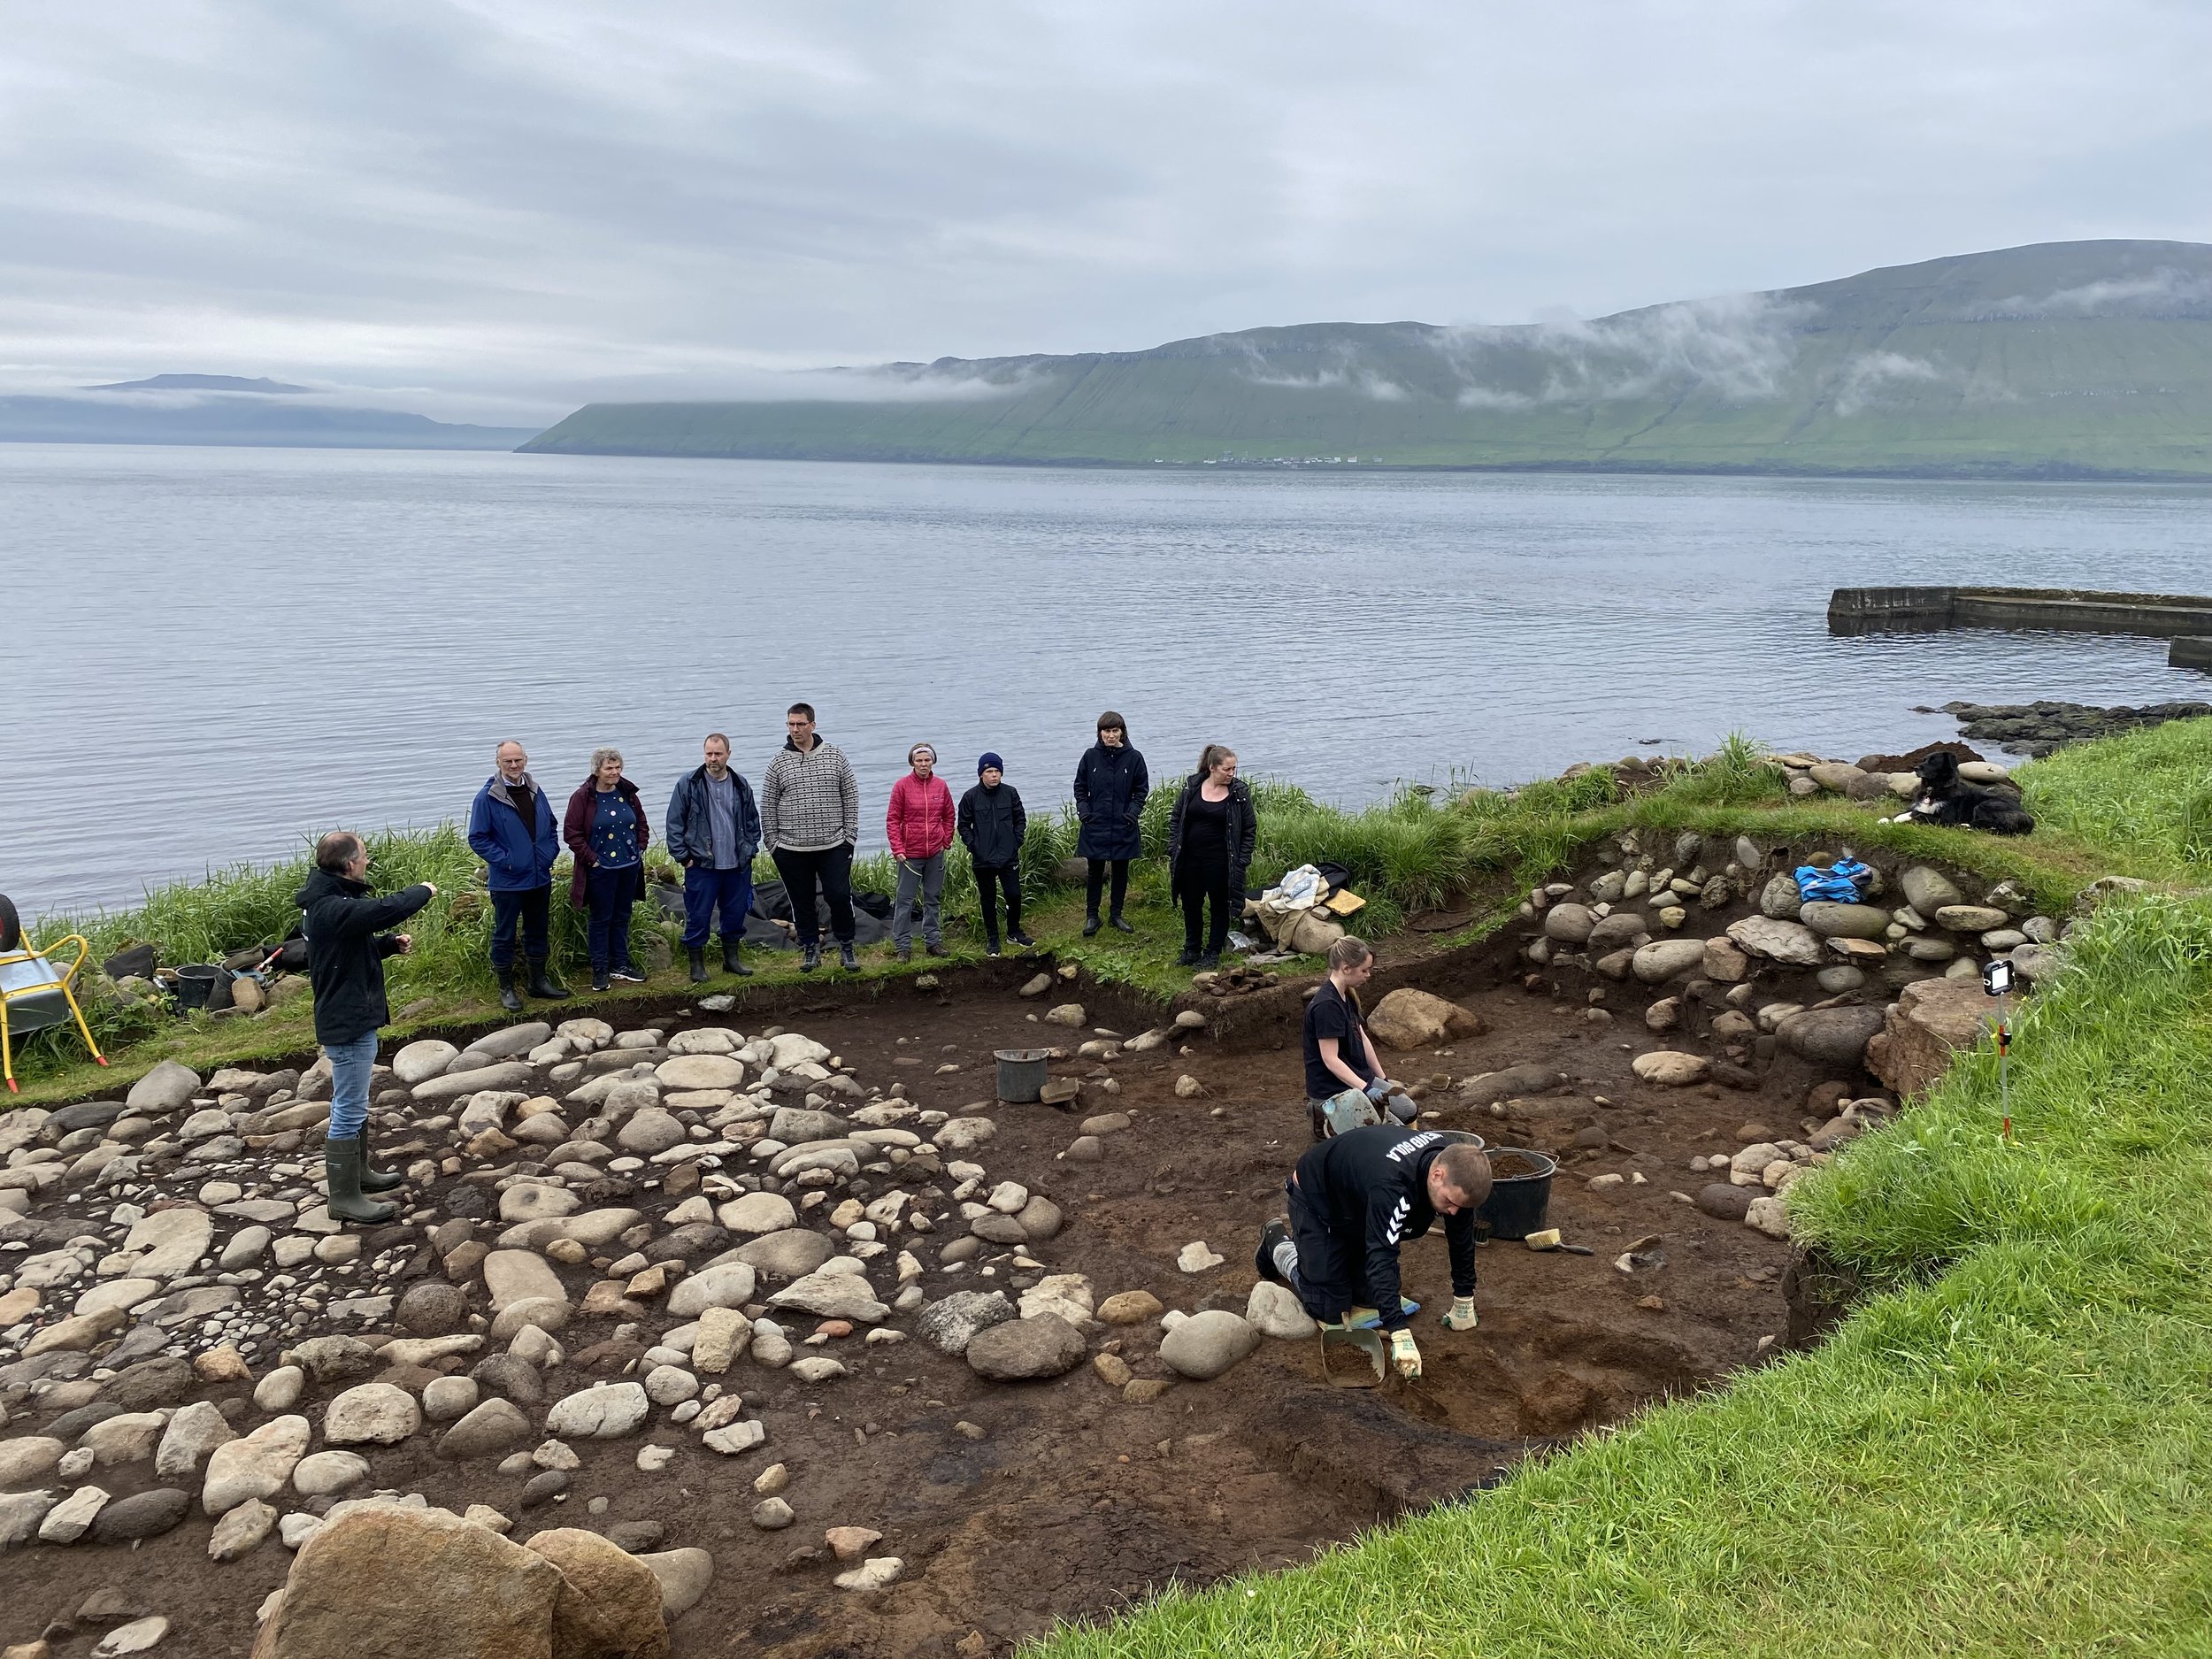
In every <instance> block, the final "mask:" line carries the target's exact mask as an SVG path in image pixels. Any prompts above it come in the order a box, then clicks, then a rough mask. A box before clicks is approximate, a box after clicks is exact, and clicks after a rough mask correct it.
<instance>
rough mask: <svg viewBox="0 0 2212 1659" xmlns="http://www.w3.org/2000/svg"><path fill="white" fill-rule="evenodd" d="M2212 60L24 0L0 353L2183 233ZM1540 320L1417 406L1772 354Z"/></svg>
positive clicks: (1431, 283) (687, 340)
mask: <svg viewBox="0 0 2212 1659" xmlns="http://www.w3.org/2000/svg"><path fill="white" fill-rule="evenodd" d="M2208 60H2212V12H2206V11H2204V10H2203V9H2201V8H2186V7H2173V6H2170V5H2165V4H2158V3H2157V0H2115V4H2112V5H2110V6H2108V7H2106V8H2103V9H2101V10H2100V11H2099V12H2098V13H2097V14H2096V15H2095V17H2094V18H2093V19H2087V20H2085V19H2084V16H2083V14H2082V13H2081V12H2079V10H2078V7H2074V6H2070V5H2066V4H2060V0H2019V3H2018V4H2007V5H2004V6H2002V7H2000V6H1998V5H1997V4H1994V0H1962V4H1957V5H1955V6H1947V7H1937V8H1930V7H1926V6H1916V5H1911V4H1905V0H1871V3H1870V4H1867V5H1863V6H1857V7H1852V8H1827V9H1816V8H1793V7H1773V6H1770V5H1766V4H1755V0H1721V3H1720V4H1715V5H1708V6H1700V7H1694V8H1692V7H1687V6H1685V5H1681V4H1670V3H1668V0H1630V3H1629V4H1623V5H1620V6H1606V7H1603V8H1602V9H1601V8H1599V7H1597V6H1594V5H1592V4H1568V5H1564V6H1559V7H1550V8H1524V9H1514V8H1479V7H1467V8H1455V9H1444V10H1439V9H1433V8H1411V7H1406V8H1392V7H1379V8H1367V9H1363V10H1360V11H1357V12H1343V11H1337V12H1331V11H1327V10H1322V9H1316V10H1310V11H1303V12H1301V11H1292V12H1283V11H1282V10H1280V9H1279V8H1275V7H1268V6H1263V5H1261V4H1256V0H1225V3H1224V4H1219V5H1216V6H1208V7H1200V8H1193V7H1189V6H1187V5H1170V4H1165V3H1164V0H1121V3H1118V4H1104V3H1103V0H1053V3H1051V4H1023V3H1021V0H1009V4H1005V5H1002V6H995V7H988V8H980V7H978V8H969V7H957V6H953V7H919V6H900V5H890V6H871V7H859V6H841V5H837V4H830V5H826V6H818V7H809V8H803V9H795V8H788V7H772V6H766V5H761V4H729V5H724V6H719V7H711V8H708V7H699V6H696V5H690V4H676V3H675V0H626V4H624V5H622V6H620V7H607V6H603V5H595V4H588V0H529V3H528V4H525V3H524V0H451V3H440V0H381V3H380V4H370V3H369V0H326V3H325V4H317V5H312V6H298V5H291V4H276V0H221V3H220V4H219V3H217V0H109V3H108V4H102V5H100V6H97V7H87V6H80V7H75V8H62V7H23V8H18V9H16V11H15V12H13V13H12V17H11V21H10V40H9V50H8V53H7V54H6V57H5V60H4V62H0V389H5V390H16V389H28V388H31V386H32V385H33V384H34V383H36V384H39V385H45V384H59V383H79V384H81V383H83V382H85V381H88V380H111V379H123V378H129V377H132V376H134V375H137V374H141V373H151V372H155V371H157V370H162V369H204V370H210V371H214V372H228V373H272V374H275V375H278V376H279V377H280V378H285V379H290V380H306V381H311V382H313V383H316V384H317V385H319V386H326V387H328V388H332V389H333V390H334V391H335V390H338V389H344V390H345V391H347V392H348V393H349V395H354V394H357V393H360V392H362V391H365V392H366V393H368V394H376V393H379V392H389V393H391V394H393V395H394V396H399V395H402V394H404V395H409V396H411V395H413V394H415V393H426V394H428V395H431V396H435V397H437V398H440V399H442V400H445V401H444V403H442V406H441V407H440V408H429V407H427V406H426V405H425V404H422V403H416V404H413V405H411V406H413V407H418V408H423V409H424V410H425V412H430V413H435V414H439V415H440V417H441V418H442V419H513V418H515V414H514V412H513V411H520V410H523V409H526V408H527V409H530V410H534V411H542V415H543V418H547V419H549V418H550V417H551V416H552V415H553V414H557V413H558V412H560V406H561V405H562V404H564V403H568V404H571V405H572V403H574V402H580V401H583V400H584V399H585V398H588V397H591V396H600V395H602V394H603V392H605V391H606V390H607V389H608V388H620V387H623V386H660V387H672V386H687V385H695V386H714V385H720V386H726V387H737V388H746V387H750V386H753V385H756V384H757V385H760V386H780V385H784V384H787V383H785V382H780V381H777V380H770V379H766V378H763V377H764V376H767V375H769V374H771V373H773V372H776V371H782V370H802V369H808V368H815V367H820V366H824V365H833V364H841V363H842V364H853V363H859V364H867V363H883V362H889V361H893V360H912V359H924V360H927V359H934V358H937V357H942V356H958V357H969V358H978V357H1002V356H1010V355H1016V354H1021V353H1027V352H1065V351H1080V350H1097V349H1135V348H1142V347H1146V346H1149V345H1153V344H1156V343H1158V342H1163V341H1167V340H1177V339H1188V338H1195V337H1203V336H1206V335H1209V334H1217V333H1220V332H1224V331H1227V330H1233V329H1240V328H1246V327H1251V326H1257V325H1263V324H1270V323H1294V322H1300V321H1308V320H1331V319H1363V318H1419V319H1425V320H1428V321H1432V322H1437V323H1442V324H1453V325H1463V324H1471V323H1474V322H1476V321H1478V320H1479V319H1493V320H1497V319H1514V318H1522V317H1528V316H1531V315H1533V314H1535V313H1536V312H1537V311H1538V310H1539V308H1541V307H1548V306H1553V305H1559V304H1565V305H1569V306H1571V307H1572V308H1573V309H1574V310H1575V311H1579V312H1581V313H1584V314H1596V313H1602V312H1609V311H1620V310H1622V309H1624V308H1625V307H1629V306H1635V305H1648V304H1649V303H1651V302H1653V301H1658V300H1665V299H1668V298H1670V297H1671V296H1681V295H1689V294H1700V293H1716V292H1722V293H1724V292H1734V291H1742V290H1753V289H1764V288H1779V287H1786V286H1788V285H1791V284H1793V283H1801V282H1807V281H1815V280H1822V279H1825V278H1829V277H1833V276H1839V275H1842V274H1845V273H1848V272H1851V271H1854V270H1859V269H1863V268H1866V267H1868V266H1870V265H1882V264H1891V263H1898V262H1902V261H1907V260H1911V259H1916V258H1923V257H1931V256H1933V255H1937V254H1941V253H1947V252H1955V251H1962V250H1970V249H1975V248H1987V247H1998V246H2004V245H2007V244H2010V243H2016V242H2032V241H2040V240H2051V239H2056V238H2064V237H2074V236H2088V235H2100V234H2113V235H2144V234H2167V235H2173V236H2177V237H2185V238H2197V239H2205V238H2208V237H2212V168H2208V167H2207V166H2206V165H2204V164H2205V161H2206V159H2207V153H2208V148H2212V145H2208V140H2212V115H2208V112H2207V108H2206V100H2204V99H2203V97H2202V96H2201V90H2202V88H2201V84H2200V81H2201V68H2200V66H2201V65H2202V64H2203V63H2204V62H2206V61H2208ZM2057 109H2063V110H2064V111H2066V112H2067V118H2066V119H2064V120H2054V119H2052V118H2051V111H2054V110H2057ZM2170 297H2172V296H2170ZM2030 298H2031V299H2032V300H2033V301H2034V302H2035V303H2039V304H2042V305H2045V306H2047V307H2050V308H2053V310H2054V311H2058V310H2061V309H2062V308H2063V307H2065V306H2067V305H2071V304H2101V303H2163V302H2157V301H2154V299H2153V298H2152V297H2151V296H2077V297H2073V298H2069V297H2067V296H2030ZM2176 303H2197V302H2193V301H2187V300H2186V296H2179V297H2178V298H2177V300H2176ZM1543 327H1544V329H1545V331H1546V332H1545V334H1544V336H1543V341H1542V345H1541V350H1542V352H1543V354H1544V356H1545V357H1546V359H1547V362H1548V365H1549V368H1548V378H1547V377H1546V376H1539V377H1538V378H1536V379H1535V380H1532V381H1530V382H1529V383H1528V384H1526V385H1523V384H1522V383H1521V382H1519V381H1517V380H1515V381H1509V382H1507V381H1500V380H1496V379H1495V378H1494V377H1488V376H1485V375H1480V374H1468V375H1463V377H1462V382H1461V391H1462V395H1463V396H1468V397H1470V398H1484V397H1489V398H1508V399H1510V398H1540V397H1544V396H1586V395H1589V393H1590V391H1591V389H1592V388H1595V389H1596V390H1597V391H1598V392H1599V393H1600V395H1617V396H1630V395H1633V393H1632V390H1626V389H1622V390H1616V388H1634V387H1635V386H1637V385H1639V384H1644V383H1647V382H1648V381H1649V380H1651V377H1658V378H1659V379H1660V380H1664V379H1665V378H1666V377H1668V376H1683V375H1688V376H1694V377H1697V378H1699V379H1701V380H1704V381H1706V382H1708V383H1710V384H1714V385H1722V386H1726V387H1729V388H1735V389H1734V391H1733V392H1732V395H1740V396H1759V395H1760V390H1759V388H1760V387H1761V386H1762V384H1763V383H1764V381H1763V377H1764V376H1766V375H1767V374H1768V373H1770V367H1769V363H1770V334H1769V332H1767V331H1765V325H1764V324H1763V322H1762V320H1761V319H1746V318H1742V317H1739V316H1735V315H1733V314H1732V313H1730V312H1729V311H1727V309H1726V303H1724V302H1703V303H1701V304H1699V305H1694V306H1688V307H1665V308H1661V310H1660V311H1657V312H1655V313H1652V314H1650V315H1649V316H1648V317H1647V320H1645V321H1643V322H1640V323H1637V324H1635V325H1632V326H1631V325H1626V324H1620V325H1617V326H1612V327H1609V328H1603V329H1598V328H1594V327H1590V326H1580V325H1570V324H1563V323H1557V322H1554V323H1548V324H1546V325H1543ZM1474 356H1475V357H1480V356H1481V354H1480V353H1476V354H1474ZM1268 372H1270V373H1286V372H1289V371H1286V370H1283V369H1282V368H1280V366H1279V365H1278V366H1277V367H1276V368H1274V369H1272V370H1270V371H1268ZM1319 372H1320V373H1327V372H1329V371H1328V370H1327V369H1323V370H1321V371H1319ZM1340 372H1341V373H1345V374H1346V375H1347V376H1348V377H1351V378H1348V380H1347V381H1346V384H1358V383H1359V382H1358V381H1357V380H1356V371H1355V370H1354V369H1351V368H1344V369H1342V370H1340ZM789 384H793V385H795V384H797V383H796V382H793V383H789ZM806 384H807V385H808V386H809V387H810V388H825V387H826V388H831V389H832V390H833V392H834V393H835V394H837V395H844V394H846V393H847V392H849V391H865V392H867V393H868V394H869V395H871V396H907V395H912V388H913V386H914V385H915V384H916V382H914V381H913V380H909V379H902V378H901V377H899V376H897V375H893V376H890V377H882V376H876V377H864V378H862V379H857V380H855V379H847V380H834V379H833V380H817V381H809V382H806ZM1577 388H1581V389H1580V390H1578V389H1577ZM1363 389H1364V390H1365V391H1366V394H1367V395H1369V396H1382V397H1389V396H1394V395H1395V394H1396V393H1404V394H1405V395H1408V396H1423V395H1426V388H1425V387H1424V386H1422V385H1420V384H1414V383H1409V382H1408V381H1406V380H1402V378H1399V377H1397V376H1394V375H1390V374H1377V375H1375V376H1374V377H1373V378H1372V379H1371V381H1370V382H1368V383H1366V384H1365V385H1363ZM986 391H987V388H977V395H984V394H985V392H986ZM472 399H473V400H478V402H479V403H481V404H482V406H483V412H480V413H476V414H469V413H463V412H460V411H463V410H464V409H465V408H466V407H468V406H469V400H472ZM495 410H496V411H510V412H507V413H495V412H494V411H495ZM531 418H538V417H537V416H532V417H531Z"/></svg>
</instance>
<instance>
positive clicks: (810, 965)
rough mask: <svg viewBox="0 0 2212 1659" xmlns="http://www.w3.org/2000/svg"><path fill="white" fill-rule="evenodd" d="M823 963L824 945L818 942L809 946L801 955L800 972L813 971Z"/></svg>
mask: <svg viewBox="0 0 2212 1659" xmlns="http://www.w3.org/2000/svg"><path fill="white" fill-rule="evenodd" d="M821 965H822V947H821V946H819V945H818V944H817V945H809V946H807V947H806V948H805V949H804V951H803V953H802V954H801V956H800V957H799V972H801V973H811V972H814V971H815V969H817V968H818V967H820V966H821Z"/></svg>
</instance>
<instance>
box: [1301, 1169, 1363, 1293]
mask: <svg viewBox="0 0 2212 1659" xmlns="http://www.w3.org/2000/svg"><path fill="white" fill-rule="evenodd" d="M1283 1190H1284V1192H1285V1193H1286V1194H1288V1195H1289V1198H1290V1236H1291V1238H1292V1239H1293V1240H1295V1241H1296V1243H1297V1246H1298V1271H1296V1272H1294V1273H1293V1274H1292V1275H1291V1286H1290V1287H1291V1288H1292V1289H1293V1290H1294V1291H1296V1292H1297V1293H1298V1300H1299V1302H1301V1303H1302V1305H1303V1306H1304V1308H1305V1310H1306V1311H1307V1312H1308V1313H1310V1314H1311V1315H1312V1316H1313V1317H1315V1318H1317V1319H1319V1320H1321V1321H1322V1322H1323V1323H1325V1324H1330V1325H1333V1324H1335V1323H1337V1322H1338V1321H1340V1320H1341V1319H1342V1318H1343V1317H1344V1310H1346V1309H1348V1308H1364V1307H1370V1306H1372V1305H1373V1304H1372V1303H1371V1302H1369V1301H1368V1299H1367V1274H1366V1271H1365V1268H1364V1265H1363V1263H1364V1256H1363V1250H1364V1245H1363V1242H1362V1241H1361V1240H1345V1239H1340V1238H1338V1237H1337V1236H1336V1234H1334V1233H1331V1232H1330V1231H1329V1227H1328V1223H1327V1220H1326V1218H1325V1215H1324V1214H1323V1213H1322V1212H1320V1211H1319V1210H1317V1209H1316V1208H1315V1207H1313V1206H1311V1205H1309V1204H1308V1203H1307V1202H1306V1196H1305V1194H1303V1193H1302V1192H1301V1191H1299V1189H1298V1184H1297V1182H1295V1181H1286V1182H1284V1183H1283Z"/></svg>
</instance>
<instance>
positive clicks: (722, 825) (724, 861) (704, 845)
mask: <svg viewBox="0 0 2212 1659" xmlns="http://www.w3.org/2000/svg"><path fill="white" fill-rule="evenodd" d="M705 753H706V762H705V764H703V765H702V766H700V767H699V768H698V769H697V770H696V771H695V772H688V773H687V774H686V775H685V776H683V777H681V778H680V779H678V780H676V788H675V791H674V793H673V794H672V795H670V796H669V797H668V856H670V857H671V858H673V859H674V860H675V861H676V862H677V863H678V864H681V865H682V866H683V867H684V949H687V950H688V951H689V952H690V953H691V978H692V982H693V983H694V984H696V983H698V982H699V981H700V980H702V979H705V978H706V977H707V933H708V931H709V926H710V924H711V923H712V922H713V920H714V918H715V912H716V911H717V910H719V911H720V912H721V915H722V969H723V972H726V973H734V974H738V975H740V976H742V977H749V976H750V975H751V973H752V972H753V971H752V970H751V969H750V968H749V967H747V966H746V965H745V964H744V963H743V962H742V961H741V960H740V959H739V956H738V954H737V953H738V945H739V943H740V941H742V940H743V939H744V937H745V918H746V915H747V913H748V912H749V911H750V910H752V908H753V858H754V856H755V855H757V853H758V852H759V851H760V809H759V807H758V806H757V805H756V804H755V803H754V801H753V786H752V785H750V784H749V783H747V782H746V781H745V778H744V774H743V773H741V772H732V771H731V770H730V740H729V739H728V738H726V737H725V736H723V735H722V733H719V732H713V733H709V734H708V736H707V741H706V750H705Z"/></svg>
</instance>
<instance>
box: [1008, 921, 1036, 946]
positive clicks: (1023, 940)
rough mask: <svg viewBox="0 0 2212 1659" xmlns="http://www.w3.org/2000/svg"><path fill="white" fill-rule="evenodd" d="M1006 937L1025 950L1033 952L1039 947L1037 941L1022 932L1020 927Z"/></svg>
mask: <svg viewBox="0 0 2212 1659" xmlns="http://www.w3.org/2000/svg"><path fill="white" fill-rule="evenodd" d="M1006 937H1007V938H1008V939H1009V940H1010V941H1012V942H1013V943H1015V944H1017V945H1019V946H1020V947H1021V948H1022V949H1024V950H1033V949H1036V947H1037V941H1035V940H1033V939H1032V938H1031V937H1030V936H1029V935H1028V934H1027V933H1024V932H1022V930H1021V929H1020V928H1018V927H1017V928H1013V929H1011V930H1010V932H1009V933H1007V935H1006Z"/></svg>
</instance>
